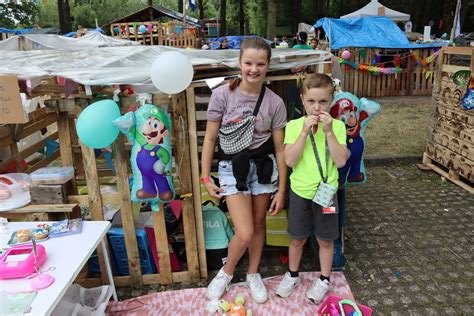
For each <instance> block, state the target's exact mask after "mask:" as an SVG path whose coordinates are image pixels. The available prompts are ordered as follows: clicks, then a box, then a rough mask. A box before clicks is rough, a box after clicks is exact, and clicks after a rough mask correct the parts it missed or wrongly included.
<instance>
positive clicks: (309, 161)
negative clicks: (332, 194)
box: [285, 116, 346, 200]
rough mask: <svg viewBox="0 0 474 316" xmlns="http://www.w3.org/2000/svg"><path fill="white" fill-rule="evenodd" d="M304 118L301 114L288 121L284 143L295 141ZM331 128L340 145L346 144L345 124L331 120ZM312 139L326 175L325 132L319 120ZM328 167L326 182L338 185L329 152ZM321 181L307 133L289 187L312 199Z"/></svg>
mask: <svg viewBox="0 0 474 316" xmlns="http://www.w3.org/2000/svg"><path fill="white" fill-rule="evenodd" d="M304 119H305V117H304V116H303V117H300V118H299V119H296V120H291V121H290V122H288V124H287V125H286V128H285V144H294V143H295V142H296V140H297V139H298V137H299V136H300V134H301V130H302V129H303V125H304ZM332 130H333V133H334V135H335V136H336V139H337V141H338V142H339V143H340V144H342V145H346V126H345V124H344V123H343V122H342V121H339V120H333V121H332ZM314 140H315V143H316V148H317V149H318V155H319V160H320V161H321V167H322V168H323V172H324V175H326V174H327V170H326V152H325V144H326V134H325V133H324V131H323V125H322V123H321V122H320V123H319V124H318V130H317V132H316V134H315V135H314ZM328 150H329V149H328ZM328 169H329V175H328V181H327V182H328V184H330V185H333V186H335V187H337V186H338V185H339V184H338V178H339V173H338V171H337V166H336V163H335V162H334V160H332V158H331V154H330V153H329V165H328ZM321 181H322V178H321V175H320V174H319V170H318V165H317V163H316V158H315V157H314V152H313V146H312V145H311V140H310V138H309V135H308V137H307V138H306V143H305V145H304V148H303V152H302V154H301V158H300V160H298V162H297V163H296V165H295V166H294V167H293V172H292V173H291V175H290V187H291V190H292V191H293V192H295V193H296V194H297V195H298V196H300V197H302V198H305V199H309V200H311V199H313V197H314V194H315V193H316V189H317V188H318V186H319V183H320V182H321Z"/></svg>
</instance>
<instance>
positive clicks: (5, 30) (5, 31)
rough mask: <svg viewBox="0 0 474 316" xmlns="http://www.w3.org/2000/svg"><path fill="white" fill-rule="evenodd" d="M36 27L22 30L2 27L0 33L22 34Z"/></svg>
mask: <svg viewBox="0 0 474 316" xmlns="http://www.w3.org/2000/svg"><path fill="white" fill-rule="evenodd" d="M33 30H34V29H22V30H12V29H6V28H3V27H0V33H8V34H15V35H22V34H26V33H28V32H31V31H33Z"/></svg>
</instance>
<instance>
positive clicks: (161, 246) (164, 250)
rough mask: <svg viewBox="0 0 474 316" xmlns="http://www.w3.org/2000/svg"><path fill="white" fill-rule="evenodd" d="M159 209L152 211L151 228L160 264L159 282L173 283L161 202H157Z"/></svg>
mask: <svg viewBox="0 0 474 316" xmlns="http://www.w3.org/2000/svg"><path fill="white" fill-rule="evenodd" d="M159 208H160V210H159V211H158V212H153V215H152V216H153V230H154V232H155V241H156V250H157V253H158V262H159V265H160V274H161V278H160V281H161V284H171V283H173V276H172V274H171V262H170V252H169V245H168V234H167V233H166V223H165V209H164V207H163V203H160V204H159Z"/></svg>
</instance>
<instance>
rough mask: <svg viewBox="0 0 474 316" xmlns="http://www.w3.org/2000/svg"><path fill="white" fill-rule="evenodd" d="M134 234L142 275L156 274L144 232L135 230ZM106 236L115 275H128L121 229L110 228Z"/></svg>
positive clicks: (126, 257)
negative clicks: (115, 270) (115, 268)
mask: <svg viewBox="0 0 474 316" xmlns="http://www.w3.org/2000/svg"><path fill="white" fill-rule="evenodd" d="M136 234H137V244H138V253H139V256H140V264H141V267H142V274H153V273H156V266H155V264H154V262H153V255H152V253H151V251H150V244H149V242H148V237H147V235H146V232H145V230H144V229H137V230H136ZM107 236H108V239H109V245H110V248H111V252H112V253H113V256H114V259H115V262H116V265H117V274H119V275H129V271H128V256H127V250H126V247H125V238H124V233H123V228H119V227H112V228H110V229H109V231H108V232H107Z"/></svg>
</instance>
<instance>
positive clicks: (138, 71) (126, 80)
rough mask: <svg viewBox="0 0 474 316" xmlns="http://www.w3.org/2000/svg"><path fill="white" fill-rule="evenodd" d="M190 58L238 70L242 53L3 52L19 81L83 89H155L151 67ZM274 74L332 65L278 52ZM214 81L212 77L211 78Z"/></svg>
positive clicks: (303, 53) (308, 54)
mask: <svg viewBox="0 0 474 316" xmlns="http://www.w3.org/2000/svg"><path fill="white" fill-rule="evenodd" d="M170 50H176V51H179V52H180V53H182V54H184V55H186V56H187V57H188V58H189V59H190V61H191V63H192V64H193V66H202V65H208V66H207V67H218V66H221V67H222V66H224V67H230V68H237V67H238V56H239V50H230V49H229V50H213V51H209V50H198V49H180V48H173V47H168V46H133V47H127V46H124V47H103V48H95V47H92V48H88V49H80V50H69V51H68V50H31V51H1V56H2V62H1V63H0V73H9V74H16V75H18V77H19V79H35V78H44V77H52V76H59V77H64V78H68V79H71V80H73V81H75V82H77V83H80V84H83V85H112V84H132V85H151V79H150V67H151V64H152V62H153V60H154V59H155V58H156V57H157V56H158V55H159V54H161V53H163V52H165V51H170ZM272 55H273V56H272V60H271V65H270V70H280V69H290V68H292V67H298V66H302V65H314V64H320V63H324V62H329V61H330V57H331V54H330V53H329V52H326V51H316V50H296V49H274V50H272ZM210 77H212V75H210Z"/></svg>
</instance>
